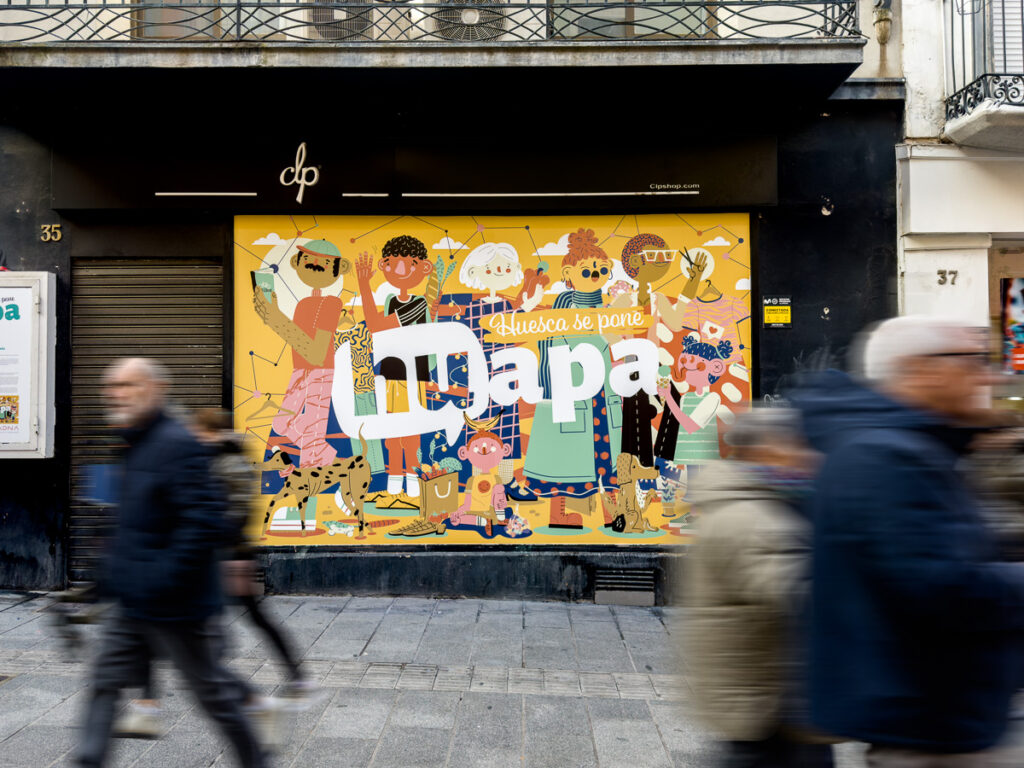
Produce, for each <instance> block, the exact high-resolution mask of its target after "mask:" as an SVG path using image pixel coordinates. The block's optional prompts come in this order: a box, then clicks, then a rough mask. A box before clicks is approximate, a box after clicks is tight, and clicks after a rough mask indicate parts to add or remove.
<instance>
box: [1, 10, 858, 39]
mask: <svg viewBox="0 0 1024 768" xmlns="http://www.w3.org/2000/svg"><path fill="white" fill-rule="evenodd" d="M859 35H860V30H859V28H858V22H857V3H856V0H817V1H811V2H807V1H803V2H792V1H791V0H725V1H724V2H706V1H705V2H653V1H649V0H636V1H634V2H623V1H618V2H601V1H600V0H583V1H581V2H577V1H576V0H539V1H538V2H523V0H519V1H518V2H501V0H448V1H447V2H446V1H445V0H433V2H419V0H407V1H405V2H402V1H401V0H391V1H390V2H388V1H385V0H371V1H370V2H336V1H334V0H305V1H304V2H295V1H294V0H293V2H288V3H283V2H235V3H230V2H219V3H218V2H212V1H211V0H205V1H204V0H188V1H187V2H170V1H168V2H138V3H131V2H108V1H107V0H95V1H94V2H84V3H81V2H79V3H68V2H63V1H61V2H57V1H56V0H0V46H2V45H3V44H4V43H41V44H60V45H68V44H90V43H92V44H96V43H106V44H109V43H127V42H150V43H170V42H174V43H189V44H191V43H197V44H199V43H232V42H244V43H260V44H264V43H266V44H275V43H289V44H295V43H304V44H311V45H320V46H322V45H325V44H326V45H333V44H347V43H353V44H355V43H385V44H392V43H394V44H416V43H442V44H443V43H449V44H467V43H478V44H479V43H483V44H492V43H495V44H497V43H515V44H528V43H534V42H538V41H552V42H557V41H566V42H571V41H590V40H595V41H600V40H606V41H607V40H614V41H631V40H693V41H700V40H745V41H756V40H782V39H811V40H813V39H827V38H845V39H850V38H857V37H859Z"/></svg>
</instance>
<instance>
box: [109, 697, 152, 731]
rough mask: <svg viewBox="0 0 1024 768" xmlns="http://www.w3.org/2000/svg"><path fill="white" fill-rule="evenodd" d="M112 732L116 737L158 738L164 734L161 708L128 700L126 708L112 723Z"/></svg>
mask: <svg viewBox="0 0 1024 768" xmlns="http://www.w3.org/2000/svg"><path fill="white" fill-rule="evenodd" d="M113 733H114V738H118V739H159V738H160V737H161V736H163V735H164V722H163V710H162V709H160V707H154V706H152V705H148V704H139V703H138V702H137V701H132V702H129V703H128V709H126V710H125V711H124V713H123V714H122V715H121V717H119V718H118V719H117V722H116V723H114V729H113Z"/></svg>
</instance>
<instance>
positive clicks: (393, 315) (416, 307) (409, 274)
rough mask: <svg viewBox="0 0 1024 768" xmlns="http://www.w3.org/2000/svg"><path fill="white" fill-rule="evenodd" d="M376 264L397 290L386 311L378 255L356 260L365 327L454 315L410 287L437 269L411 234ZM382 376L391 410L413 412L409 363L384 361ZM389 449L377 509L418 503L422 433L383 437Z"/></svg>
mask: <svg viewBox="0 0 1024 768" xmlns="http://www.w3.org/2000/svg"><path fill="white" fill-rule="evenodd" d="M377 268H378V269H380V271H381V273H382V274H383V275H384V279H385V280H386V281H387V282H388V283H389V284H391V285H393V286H395V288H397V289H398V294H397V295H395V294H392V295H390V296H388V297H387V298H386V299H385V302H384V311H383V312H381V311H380V310H379V309H378V308H377V305H376V303H375V301H374V298H373V289H372V288H371V287H370V278H372V277H373V275H374V273H375V270H374V268H373V259H372V257H371V256H370V254H368V253H363V254H361V255H360V256H359V258H357V259H356V280H357V281H358V283H359V295H360V297H361V299H362V305H363V313H364V317H365V318H366V325H367V327H368V328H369V329H370V332H371V333H376V332H377V331H383V330H387V329H389V328H398V327H404V326H408V325H419V324H420V323H427V322H430V319H431V317H437V315H438V314H455V312H456V311H457V310H458V308H457V307H441V306H440V297H438V299H437V300H436V301H435V302H434V306H432V307H431V306H428V305H427V300H426V299H425V298H424V297H422V296H414V295H412V294H411V293H410V291H411V290H412V289H414V288H416V287H417V286H418V285H419V284H420V283H422V282H423V281H424V280H425V279H426V278H427V277H428V276H429V275H430V273H431V271H433V269H434V267H433V265H432V264H431V263H430V260H429V259H428V258H427V247H426V246H425V245H424V244H423V243H422V242H421V241H419V240H417V239H416V238H415V237H412V236H411V235H399V236H397V237H393V238H391V239H390V240H388V241H387V242H386V243H385V244H384V248H383V250H382V251H381V258H380V261H379V262H377ZM380 373H381V376H383V377H384V379H385V382H386V386H387V410H388V413H402V412H404V411H408V410H409V396H410V393H409V386H408V382H407V381H406V371H405V363H403V362H402V361H401V360H399V359H398V358H390V357H389V358H387V359H385V360H383V361H382V362H381V366H380ZM416 381H417V384H418V386H417V392H416V397H418V398H419V402H420V404H421V405H423V407H424V408H425V407H426V401H427V382H429V381H430V360H429V357H428V356H427V355H420V356H418V357H417V358H416ZM384 446H385V448H387V452H388V459H387V473H388V485H387V492H386V493H382V494H378V495H377V496H375V497H372V498H373V501H374V503H375V504H376V505H377V507H378V508H383V509H391V508H393V507H406V508H408V507H410V506H411V507H413V508H415V507H416V506H417V502H416V501H415V499H416V498H417V497H418V496H419V494H420V489H419V478H418V477H417V476H416V471H415V470H416V467H417V466H418V465H419V463H418V461H417V459H416V451H417V449H418V448H419V446H420V436H419V435H418V434H416V435H404V436H401V437H389V438H387V439H386V440H385V441H384ZM403 477H404V479H405V493H404V494H403V493H402V480H403Z"/></svg>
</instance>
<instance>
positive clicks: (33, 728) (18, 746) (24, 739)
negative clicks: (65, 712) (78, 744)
mask: <svg viewBox="0 0 1024 768" xmlns="http://www.w3.org/2000/svg"><path fill="white" fill-rule="evenodd" d="M76 737H77V733H76V731H75V730H74V729H72V728H67V727H65V726H61V725H30V726H28V727H26V728H22V729H21V730H20V731H18V732H17V733H15V734H14V735H13V736H9V737H8V738H6V739H4V740H3V741H0V766H20V767H23V768H37V767H38V766H45V765H49V764H50V763H52V762H54V761H55V760H56V759H57V758H59V757H60V756H61V755H63V754H65V753H66V752H67V751H68V750H70V749H71V748H72V747H73V746H74V745H75V740H76Z"/></svg>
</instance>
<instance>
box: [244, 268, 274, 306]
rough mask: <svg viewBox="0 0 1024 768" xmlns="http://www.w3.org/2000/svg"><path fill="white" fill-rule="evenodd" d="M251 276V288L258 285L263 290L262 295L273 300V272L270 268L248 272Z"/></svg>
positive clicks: (268, 299)
mask: <svg viewBox="0 0 1024 768" xmlns="http://www.w3.org/2000/svg"><path fill="white" fill-rule="evenodd" d="M249 276H250V277H251V278H252V289H253V290H254V291H255V290H256V288H257V287H259V288H260V289H261V290H262V291H263V297H264V298H265V299H266V300H267V301H268V302H270V301H273V298H272V297H271V294H272V293H273V292H274V272H273V271H272V270H270V269H257V270H254V271H252V272H250V273H249Z"/></svg>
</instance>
